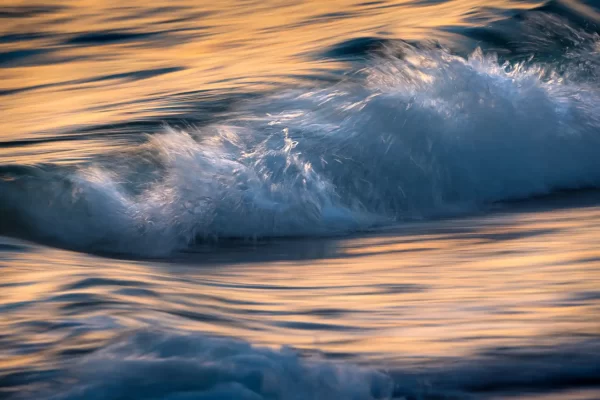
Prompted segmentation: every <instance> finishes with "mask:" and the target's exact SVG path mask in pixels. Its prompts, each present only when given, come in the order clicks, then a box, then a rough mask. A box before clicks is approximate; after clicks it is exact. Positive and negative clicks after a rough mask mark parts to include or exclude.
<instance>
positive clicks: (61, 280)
mask: <svg viewBox="0 0 600 400" xmlns="http://www.w3.org/2000/svg"><path fill="white" fill-rule="evenodd" d="M599 233H600V208H599V207H590V208H579V209H566V210H554V211H552V212H541V211H537V212H535V211H532V212H526V213H513V214H506V215H499V214H497V215H490V216H486V217H478V218H470V219H459V220H452V221H442V222H440V221H438V222H431V223H421V224H413V225H407V226H406V227H404V228H401V230H400V231H390V232H382V233H380V234H379V235H377V236H370V237H365V238H360V237H356V238H347V239H340V240H335V241H331V242H328V243H326V244H324V245H323V246H324V248H323V249H324V251H323V252H322V253H321V254H317V255H315V257H309V256H308V255H305V256H306V259H302V257H300V259H298V257H297V255H298V254H296V256H294V255H293V254H290V251H291V252H292V253H293V252H294V251H295V250H294V246H301V245H302V243H301V242H295V244H294V242H291V243H288V242H286V244H285V247H283V248H282V247H278V245H277V244H273V245H269V246H266V247H264V248H262V247H260V246H259V247H258V248H257V249H255V250H252V249H248V250H239V251H238V253H239V254H240V255H241V257H239V259H236V258H235V257H236V256H235V255H233V256H231V257H232V258H231V259H224V260H223V261H226V262H219V261H216V260H218V258H215V257H211V254H210V253H207V254H203V253H198V254H197V255H192V256H189V257H188V256H186V257H183V258H180V259H178V260H177V261H176V262H172V263H164V262H141V261H139V262H138V261H119V260H113V259H102V258H97V257H93V256H88V255H84V254H78V253H73V252H68V251H63V250H56V249H48V248H41V247H37V246H36V247H27V248H26V251H23V249H19V250H17V251H11V250H10V249H11V247H10V246H11V245H12V246H14V245H19V243H18V242H13V241H8V240H6V241H5V243H7V244H6V246H8V247H7V248H8V250H6V251H4V252H3V253H0V254H1V257H0V264H1V265H2V271H3V278H2V290H1V291H0V309H2V313H0V330H1V331H2V332H3V334H4V335H9V336H10V335H12V336H13V337H16V338H19V340H22V341H24V342H26V343H28V344H29V345H30V346H31V348H32V350H31V352H29V354H28V355H27V357H24V356H23V354H4V355H3V356H2V357H1V358H0V360H1V361H0V368H7V367H9V366H16V365H27V364H29V365H31V363H32V362H33V363H37V362H40V363H42V362H44V358H45V357H47V356H48V354H49V353H48V352H50V354H54V352H57V351H65V349H85V348H88V347H94V346H97V345H98V343H100V342H101V341H102V340H105V339H108V338H109V337H111V335H113V334H114V332H119V331H121V330H122V329H127V328H140V327H143V326H148V325H149V326H162V327H167V328H173V329H185V330H193V331H200V332H203V333H209V334H216V335H227V336H233V337H240V338H244V339H247V340H250V341H251V342H252V343H257V344H263V345H268V346H272V345H292V346H295V347H299V348H304V349H319V350H320V351H324V352H328V353H337V354H355V355H357V356H358V357H361V358H363V359H364V358H366V359H369V358H371V359H380V358H384V359H387V360H388V361H391V362H418V361H419V360H427V359H439V358H447V357H449V358H454V357H467V356H473V355H475V354H477V353H479V352H482V351H484V350H489V349H492V348H497V347H503V346H523V347H527V346H554V345H558V344H564V343H568V342H569V341H578V340H582V339H585V338H586V337H593V336H595V335H598V334H599V333H600V321H599V320H598V318H597V316H598V313H599V312H600V294H599V291H598V287H599V283H600V246H599V245H600V239H599V238H600V235H599ZM314 245H315V244H314V243H312V244H310V246H314ZM310 246H309V247H310ZM282 249H284V250H282ZM285 249H287V250H285ZM299 251H300V252H301V251H302V250H299ZM235 253H236V251H229V250H228V252H227V254H229V255H230V254H235ZM257 254H258V256H259V257H258V258H257V259H255V260H254V262H248V261H240V260H244V259H245V260H247V259H249V257H248V256H249V255H254V256H256V255H257ZM261 254H262V255H264V256H265V258H264V260H261V259H260V255H261ZM78 330H79V332H77V331H78ZM74 332H75V333H74Z"/></svg>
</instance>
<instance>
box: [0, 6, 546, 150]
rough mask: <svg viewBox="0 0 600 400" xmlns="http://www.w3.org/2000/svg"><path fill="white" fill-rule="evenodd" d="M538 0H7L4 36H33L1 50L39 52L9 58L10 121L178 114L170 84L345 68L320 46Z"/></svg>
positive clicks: (50, 127) (436, 35) (5, 101)
mask: <svg viewBox="0 0 600 400" xmlns="http://www.w3.org/2000/svg"><path fill="white" fill-rule="evenodd" d="M538 4H540V2H516V3H514V2H510V1H506V0H494V1H487V2H485V6H486V7H481V2H480V1H473V0H456V1H448V2H432V3H428V2H417V3H415V2H410V1H380V2H364V1H362V0H336V1H321V0H310V1H302V2H297V1H289V0H282V1H270V2H255V1H243V2H240V1H238V0H235V1H234V0H228V1H220V2H199V1H195V0H181V1H152V2H151V3H148V1H128V2H127V3H126V4H123V2H122V1H108V0H103V1H99V0H72V1H63V0H60V1H57V0H55V1H46V2H44V5H43V7H41V6H40V7H37V8H36V7H33V8H32V7H31V4H30V2H29V1H26V0H8V4H6V2H4V3H3V7H6V9H7V10H12V11H11V12H13V14H14V15H15V17H14V18H6V19H4V20H3V23H2V24H0V35H9V37H10V35H18V34H22V35H25V36H24V38H23V39H21V40H10V41H7V42H6V43H0V52H4V51H7V52H15V51H33V54H32V55H30V56H24V57H23V58H17V60H16V61H14V62H13V63H12V64H11V63H8V64H7V65H5V66H4V68H0V82H1V86H0V90H1V91H3V92H5V93H6V94H5V95H4V96H2V105H1V106H0V107H1V111H2V118H1V119H0V132H1V136H2V140H3V141H14V140H22V139H24V138H25V137H28V136H29V135H31V134H33V133H35V137H36V138H39V137H40V136H41V135H51V134H53V133H54V132H56V131H57V130H61V129H65V128H67V127H69V128H77V127H81V126H88V125H94V124H106V123H117V122H129V121H133V120H144V119H145V118H149V117H155V116H156V115H157V114H160V115H163V116H166V115H169V114H171V113H175V112H176V111H177V110H178V109H180V108H181V107H182V105H181V104H178V102H181V99H169V98H168V96H170V95H176V94H183V93H189V92H193V91H205V90H213V89H227V90H239V89H241V88H252V89H253V90H256V89H265V88H267V87H270V86H272V85H274V84H277V83H283V82H285V83H289V82H291V81H295V80H296V79H297V77H298V76H301V75H304V74H311V73H314V72H315V71H323V70H330V69H333V68H337V67H339V63H336V62H332V61H328V62H325V61H323V60H322V59H321V57H320V56H319V54H320V53H322V52H323V51H324V50H326V49H327V48H329V47H330V46H333V45H335V44H338V43H340V42H343V41H345V40H349V39H352V38H356V37H381V38H402V39H406V40H411V39H424V38H425V39H443V36H444V34H442V33H440V32H436V31H434V30H432V29H434V28H438V27H443V26H461V25H472V24H473V23H474V22H473V21H477V22H476V23H485V22H490V21H492V20H494V19H497V18H498V15H499V14H498V13H497V12H496V13H495V14H494V13H491V12H489V11H487V10H492V9H495V10H497V11H498V10H503V9H512V10H515V9H524V8H531V7H533V6H535V5H538ZM38 8H39V9H41V11H40V10H38ZM31 9H33V11H29V12H26V10H31ZM23 10H25V11H23ZM36 10H38V11H36ZM27 35H30V36H27ZM31 35H33V36H31ZM103 35H104V36H103ZM111 35H112V36H111ZM119 35H128V36H125V37H122V38H119ZM38 52H39V54H38ZM144 74H146V75H144ZM200 111H201V110H200Z"/></svg>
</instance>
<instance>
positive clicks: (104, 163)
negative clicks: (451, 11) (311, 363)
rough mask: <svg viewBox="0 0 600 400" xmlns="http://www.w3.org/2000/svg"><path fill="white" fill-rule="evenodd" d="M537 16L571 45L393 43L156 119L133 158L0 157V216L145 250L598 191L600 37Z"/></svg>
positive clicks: (75, 242)
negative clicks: (327, 75)
mask: <svg viewBox="0 0 600 400" xmlns="http://www.w3.org/2000/svg"><path fill="white" fill-rule="evenodd" d="M536 18H546V20H545V21H546V24H539V25H540V26H544V25H551V24H562V25H561V26H563V28H564V32H563V35H564V36H565V37H567V35H573V37H575V36H576V37H577V41H578V44H577V46H571V47H569V48H568V49H567V50H565V52H564V54H562V55H561V58H560V60H559V61H556V59H551V60H550V61H544V60H540V61H537V60H536V59H534V60H527V61H513V62H508V61H503V60H500V59H499V58H498V56H497V55H495V54H494V53H489V54H485V53H484V52H483V51H481V50H476V51H475V52H473V53H472V54H471V55H469V56H468V57H462V56H460V55H456V54H453V53H452V52H450V51H449V50H445V49H443V48H440V46H435V47H430V48H428V47H427V46H420V48H416V47H414V46H411V45H409V44H406V43H397V44H391V43H388V44H386V47H385V48H384V49H383V50H381V51H380V52H379V55H378V56H374V57H373V58H372V59H371V60H369V62H368V63H367V64H366V65H365V66H363V67H361V68H358V69H355V70H353V71H350V72H349V73H348V74H347V76H346V78H345V79H344V80H342V81H341V82H339V83H335V84H328V85H323V84H322V85H323V86H320V87H319V86H317V87H313V88H297V89H293V88H290V89H287V90H282V91H280V92H279V93H276V94H273V95H268V96H265V97H263V98H254V99H253V100H251V101H249V102H248V103H247V104H245V105H243V106H241V107H238V109H237V110H236V112H235V114H233V113H232V114H231V116H230V117H229V118H228V119H225V120H224V121H223V122H222V123H220V124H216V123H215V124H212V125H211V124H209V125H207V126H204V127H203V128H201V129H187V130H175V129H172V128H165V130H164V132H163V133H161V134H155V135H152V136H148V138H147V141H146V143H145V144H143V145H142V146H140V147H139V148H137V149H135V150H130V151H129V152H128V153H127V154H122V155H120V156H113V157H112V158H108V159H107V157H104V159H98V160H96V161H94V162H90V163H87V164H86V165H82V166H80V167H78V168H74V169H73V168H71V169H60V168H56V167H44V168H42V167H40V168H32V169H24V168H23V167H18V166H17V167H9V166H5V167H4V169H3V171H2V181H0V185H1V189H2V196H1V200H0V201H1V204H0V209H1V210H2V212H3V214H5V215H3V218H2V220H3V222H2V224H0V225H3V226H2V227H1V228H2V230H3V231H4V232H5V233H6V234H19V235H24V236H29V237H32V238H34V239H36V240H44V241H51V242H53V243H59V244H61V245H63V246H68V247H73V248H79V249H86V250H88V251H101V252H113V253H114V252H116V253H129V254H137V255H145V256H153V255H166V254H169V253H170V252H173V251H177V250H181V249H184V248H186V247H187V246H189V245H190V244H192V243H194V242H195V241H197V240H216V239H219V238H256V237H273V236H314V235H334V234H340V233H346V232H352V231H358V230H365V229H370V228H372V227H375V226H379V225H385V224H395V223H398V222H401V221H403V220H407V219H420V218H430V217H436V216H441V215H451V214H453V213H456V212H459V211H460V212H462V211H473V210H477V209H481V208H485V207H486V205H487V204H489V203H492V202H497V201H507V200H513V199H522V198H528V197H531V196H537V195H541V194H545V193H550V192H553V191H557V190H564V189H577V188H597V187H600V157H598V156H597V155H598V152H599V151H600V130H599V128H600V109H599V107H600V106H599V104H600V101H599V100H600V88H599V87H598V83H597V82H598V79H597V78H598V72H599V71H600V69H599V68H598V66H599V65H600V57H598V46H599V45H598V43H599V41H598V39H597V35H596V34H595V33H594V32H588V31H583V30H577V29H576V28H574V27H569V26H568V25H565V24H567V22H565V21H562V22H561V21H559V20H557V19H556V18H555V17H554V16H547V17H540V16H538V17H536ZM540 29H542V28H540ZM543 32H544V31H541V30H540V31H538V36H537V37H538V41H539V43H540V44H539V46H538V48H540V49H541V48H543V46H545V45H546V42H545V41H544V40H543V38H544V37H545V36H544V34H543ZM531 37H532V38H534V37H536V36H535V35H532V36H531ZM569 40H570V39H569ZM573 40H574V39H573Z"/></svg>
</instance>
